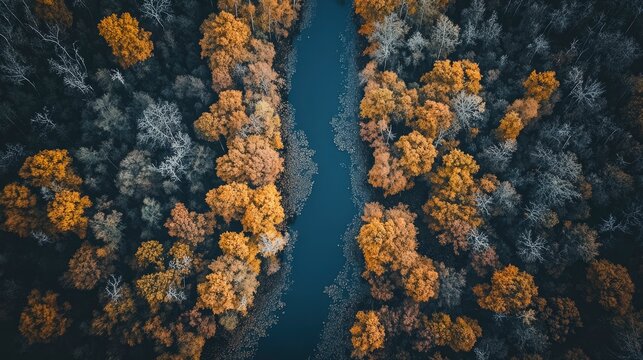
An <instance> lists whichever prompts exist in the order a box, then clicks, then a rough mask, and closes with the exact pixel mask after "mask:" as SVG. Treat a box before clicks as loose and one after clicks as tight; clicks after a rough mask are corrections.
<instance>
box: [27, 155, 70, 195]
mask: <svg viewBox="0 0 643 360" xmlns="http://www.w3.org/2000/svg"><path fill="white" fill-rule="evenodd" d="M71 163H72V159H71V157H70V156H69V152H68V151H67V150H65V149H56V150H42V151H40V152H39V153H37V154H36V155H33V156H30V157H28V158H27V159H26V160H25V162H24V163H23V164H22V167H21V168H20V172H19V173H18V175H19V176H20V177H21V178H23V179H25V180H26V181H27V182H28V183H29V184H30V185H31V186H34V187H42V186H44V187H48V188H50V189H52V190H54V191H56V190H57V189H58V188H59V187H69V188H72V189H75V188H77V187H78V186H80V184H81V183H82V182H83V181H82V179H81V178H80V177H79V176H78V175H76V172H75V171H74V170H73V168H72V166H71V165H72V164H71Z"/></svg>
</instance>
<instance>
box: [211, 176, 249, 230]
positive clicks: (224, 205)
mask: <svg viewBox="0 0 643 360" xmlns="http://www.w3.org/2000/svg"><path fill="white" fill-rule="evenodd" d="M253 193H254V190H253V189H250V188H249V187H248V185H246V184H244V183H238V182H233V183H230V184H225V185H221V186H219V187H217V188H215V189H212V190H210V191H208V193H207V194H206V195H205V202H206V204H208V206H209V207H210V209H212V212H213V213H214V214H215V215H217V216H221V217H222V218H223V220H224V221H225V222H226V223H230V221H232V220H241V218H242V217H243V214H244V213H245V210H246V207H247V206H248V204H250V198H251V197H252V194H253Z"/></svg>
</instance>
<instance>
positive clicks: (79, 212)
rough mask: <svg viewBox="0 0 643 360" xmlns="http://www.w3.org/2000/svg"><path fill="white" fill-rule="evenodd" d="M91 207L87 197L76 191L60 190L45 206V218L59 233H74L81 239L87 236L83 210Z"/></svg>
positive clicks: (86, 220) (86, 221) (85, 218)
mask: <svg viewBox="0 0 643 360" xmlns="http://www.w3.org/2000/svg"><path fill="white" fill-rule="evenodd" d="M90 206H92V202H91V201H90V200H89V197H87V196H81V195H80V193H79V192H77V191H71V190H62V191H59V192H57V193H56V196H55V197H54V200H53V201H52V202H50V203H49V205H48V206H47V217H48V218H49V221H50V222H51V224H52V225H53V226H54V229H55V230H56V231H59V232H65V231H74V232H75V233H76V234H77V235H78V237H80V238H81V239H83V238H85V235H86V234H87V223H88V219H87V217H85V209H86V208H88V207H90Z"/></svg>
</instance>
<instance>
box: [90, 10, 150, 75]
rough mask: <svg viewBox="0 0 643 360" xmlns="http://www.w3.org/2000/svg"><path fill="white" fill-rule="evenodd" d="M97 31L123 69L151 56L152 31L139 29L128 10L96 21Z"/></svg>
mask: <svg viewBox="0 0 643 360" xmlns="http://www.w3.org/2000/svg"><path fill="white" fill-rule="evenodd" d="M98 32H99V34H100V36H102V37H103V38H104V39H105V41H106V42H107V44H108V45H109V47H110V48H111V49H112V54H113V55H114V56H115V57H116V60H118V63H119V64H120V65H121V66H122V67H123V68H124V69H127V68H128V67H130V66H132V65H134V64H136V63H138V62H141V61H145V60H147V59H149V58H150V57H151V56H152V50H153V49H154V44H153V43H152V40H150V36H151V35H152V33H150V32H149V31H145V30H143V29H141V28H140V27H139V24H138V20H136V18H134V17H132V15H130V13H128V12H126V13H123V14H121V15H120V16H118V15H116V14H111V15H110V16H107V17H105V18H103V19H102V20H101V21H100V22H99V23H98Z"/></svg>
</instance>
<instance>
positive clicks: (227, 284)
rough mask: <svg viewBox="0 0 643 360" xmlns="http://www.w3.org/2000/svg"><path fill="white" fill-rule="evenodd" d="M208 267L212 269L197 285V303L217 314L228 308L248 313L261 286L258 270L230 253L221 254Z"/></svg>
mask: <svg viewBox="0 0 643 360" xmlns="http://www.w3.org/2000/svg"><path fill="white" fill-rule="evenodd" d="M208 267H209V268H210V270H211V273H210V274H208V275H207V276H206V277H205V281H204V282H202V283H199V284H198V285H197V292H198V293H199V299H198V303H197V305H198V306H199V307H201V308H207V309H210V310H212V312H213V313H214V314H215V315H216V314H221V313H223V312H224V311H227V310H233V311H237V312H240V313H241V314H243V315H245V314H246V313H247V311H248V308H249V307H250V306H252V304H253V303H254V295H255V292H256V291H257V287H258V286H259V282H258V281H257V274H256V273H255V272H254V271H253V270H252V269H251V268H250V266H249V265H248V264H247V263H245V262H243V261H241V260H239V259H236V258H234V257H233V256H230V255H223V256H220V257H219V258H218V259H217V260H215V261H213V262H212V263H211V264H210V265H209V266H208Z"/></svg>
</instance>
